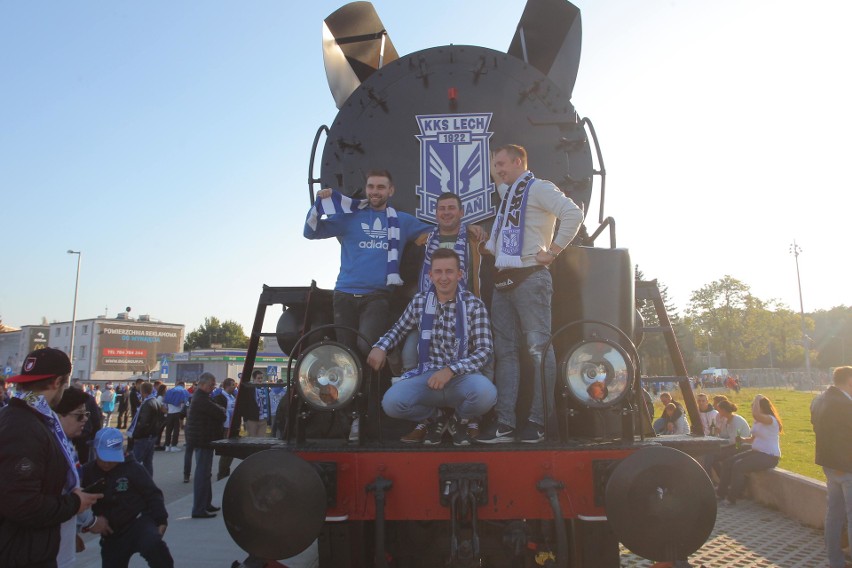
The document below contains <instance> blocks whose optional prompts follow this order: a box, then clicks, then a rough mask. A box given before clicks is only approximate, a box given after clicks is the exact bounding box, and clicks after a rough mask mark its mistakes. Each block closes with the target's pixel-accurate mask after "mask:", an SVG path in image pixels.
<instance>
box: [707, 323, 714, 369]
mask: <svg viewBox="0 0 852 568" xmlns="http://www.w3.org/2000/svg"><path fill="white" fill-rule="evenodd" d="M712 337H713V330H711V329H708V330H707V368H708V369H710V368H712V367H713V351H711V350H710V339H711V338H712Z"/></svg>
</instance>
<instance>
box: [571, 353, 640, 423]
mask: <svg viewBox="0 0 852 568" xmlns="http://www.w3.org/2000/svg"><path fill="white" fill-rule="evenodd" d="M560 371H561V373H560V377H561V379H562V381H563V382H564V385H565V386H566V387H567V390H568V392H569V393H571V395H572V396H573V397H574V398H575V399H577V400H578V401H579V402H580V403H582V404H584V405H585V406H588V407H590V408H606V407H609V406H613V405H615V404H618V403H619V402H621V400H622V399H623V398H624V397H626V396H627V395H629V394H630V384H631V382H632V380H633V364H632V363H631V361H630V358H629V357H628V356H627V353H626V352H625V351H624V349H622V348H621V346H620V345H618V344H617V343H614V342H611V341H608V340H606V339H594V340H584V341H582V342H580V343H578V344H577V345H575V346H574V347H572V348H571V350H570V351H568V352H567V353H566V354H565V356H564V357H562V361H561V363H560Z"/></svg>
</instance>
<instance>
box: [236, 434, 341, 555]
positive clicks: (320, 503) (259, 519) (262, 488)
mask: <svg viewBox="0 0 852 568" xmlns="http://www.w3.org/2000/svg"><path fill="white" fill-rule="evenodd" d="M325 510H326V492H325V486H324V485H323V483H322V480H321V479H320V476H319V474H318V473H317V470H316V469H315V468H314V466H312V465H311V464H309V463H308V462H306V461H305V460H303V459H301V458H299V457H298V456H295V455H293V454H291V453H290V452H286V451H282V450H266V451H263V452H258V453H256V454H252V455H251V456H249V457H248V458H246V459H245V460H243V462H242V463H241V464H240V465H239V466H237V468H236V469H235V470H234V473H232V474H231V476H230V477H229V478H228V484H227V485H226V486H225V493H224V495H223V497H222V516H223V517H224V519H225V527H226V528H227V529H228V533H229V534H230V535H231V538H233V539H234V542H236V543H237V545H239V547H240V548H242V549H243V550H245V551H246V552H248V553H250V554H253V555H255V556H258V557H260V558H264V559H267V560H279V559H282V558H289V557H291V556H295V555H296V554H298V553H300V552H302V551H303V550H305V549H306V548H307V547H308V546H309V545H310V544H311V543H312V542H313V541H314V539H316V538H317V536H318V535H319V534H320V531H321V530H322V528H323V523H324V522H325Z"/></svg>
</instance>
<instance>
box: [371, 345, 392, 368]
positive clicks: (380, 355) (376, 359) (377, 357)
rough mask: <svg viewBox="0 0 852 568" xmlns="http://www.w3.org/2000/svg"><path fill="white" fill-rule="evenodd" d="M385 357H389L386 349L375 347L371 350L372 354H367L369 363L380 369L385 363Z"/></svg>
mask: <svg viewBox="0 0 852 568" xmlns="http://www.w3.org/2000/svg"><path fill="white" fill-rule="evenodd" d="M385 359H387V353H385V351H384V349H380V348H379V347H373V349H372V350H370V354H369V355H367V364H368V365H369V366H370V367H372V368H373V369H374V370H376V371H378V370H379V369H381V368H382V365H384V364H385Z"/></svg>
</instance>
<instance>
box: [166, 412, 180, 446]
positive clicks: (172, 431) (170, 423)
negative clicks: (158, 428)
mask: <svg viewBox="0 0 852 568" xmlns="http://www.w3.org/2000/svg"><path fill="white" fill-rule="evenodd" d="M179 437H180V412H175V413H172V414H168V415H166V441H165V444H166V446H177V445H178V438H179Z"/></svg>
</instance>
